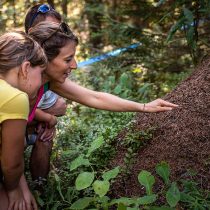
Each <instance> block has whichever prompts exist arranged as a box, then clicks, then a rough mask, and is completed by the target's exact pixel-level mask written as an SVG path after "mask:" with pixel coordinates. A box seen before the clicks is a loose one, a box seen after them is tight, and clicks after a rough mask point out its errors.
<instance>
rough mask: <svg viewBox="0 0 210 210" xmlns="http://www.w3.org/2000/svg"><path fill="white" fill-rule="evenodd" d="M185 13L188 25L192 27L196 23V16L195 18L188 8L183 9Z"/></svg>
mask: <svg viewBox="0 0 210 210" xmlns="http://www.w3.org/2000/svg"><path fill="white" fill-rule="evenodd" d="M183 11H184V16H185V18H186V20H187V23H188V24H189V25H190V24H192V23H193V21H194V16H193V13H192V12H191V11H190V10H189V9H187V8H186V7H184V8H183Z"/></svg>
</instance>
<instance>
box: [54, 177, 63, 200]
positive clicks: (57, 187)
mask: <svg viewBox="0 0 210 210" xmlns="http://www.w3.org/2000/svg"><path fill="white" fill-rule="evenodd" d="M54 178H55V181H56V184H57V186H56V189H57V190H58V192H59V194H60V196H61V198H62V200H65V199H64V196H63V194H62V191H61V181H60V177H59V176H58V175H57V174H56V173H54Z"/></svg>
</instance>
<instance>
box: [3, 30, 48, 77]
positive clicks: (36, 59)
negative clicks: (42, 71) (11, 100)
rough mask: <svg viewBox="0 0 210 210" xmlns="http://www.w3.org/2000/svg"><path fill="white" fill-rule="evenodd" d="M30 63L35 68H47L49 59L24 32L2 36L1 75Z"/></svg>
mask: <svg viewBox="0 0 210 210" xmlns="http://www.w3.org/2000/svg"><path fill="white" fill-rule="evenodd" d="M24 61H29V62H30V63H31V65H32V66H33V67H34V66H43V67H44V66H46V65H47V58H46V55H45V53H44V51H43V49H42V48H41V47H40V45H39V44H38V43H37V42H36V41H34V40H33V39H32V38H31V37H29V36H28V35H26V34H25V33H24V32H9V33H5V34H3V35H1V36H0V74H5V73H7V72H8V71H9V70H10V69H12V68H14V67H17V66H19V65H21V64H22V63H23V62H24Z"/></svg>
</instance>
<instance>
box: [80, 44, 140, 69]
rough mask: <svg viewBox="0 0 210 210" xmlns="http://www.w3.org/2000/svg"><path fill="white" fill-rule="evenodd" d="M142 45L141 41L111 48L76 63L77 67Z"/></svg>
mask: <svg viewBox="0 0 210 210" xmlns="http://www.w3.org/2000/svg"><path fill="white" fill-rule="evenodd" d="M140 45H142V43H135V44H132V45H130V46H128V47H123V48H119V49H116V50H113V51H111V52H108V53H105V54H102V55H99V56H96V57H92V58H90V59H88V60H86V61H82V62H80V63H78V68H81V67H83V66H87V65H90V64H92V63H96V62H99V61H102V60H105V59H107V58H109V57H114V56H117V55H119V54H120V53H121V52H125V51H127V50H129V49H135V48H137V47H138V46H140Z"/></svg>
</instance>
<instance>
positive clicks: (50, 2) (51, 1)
mask: <svg viewBox="0 0 210 210" xmlns="http://www.w3.org/2000/svg"><path fill="white" fill-rule="evenodd" d="M47 3H48V4H49V5H50V6H52V7H53V8H55V3H54V0H47Z"/></svg>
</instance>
